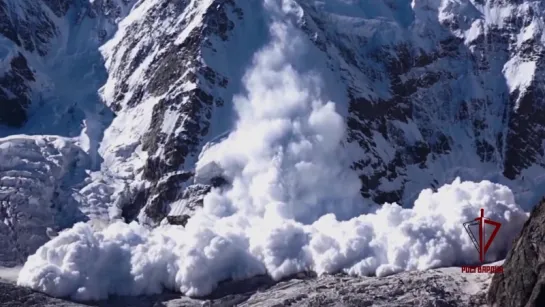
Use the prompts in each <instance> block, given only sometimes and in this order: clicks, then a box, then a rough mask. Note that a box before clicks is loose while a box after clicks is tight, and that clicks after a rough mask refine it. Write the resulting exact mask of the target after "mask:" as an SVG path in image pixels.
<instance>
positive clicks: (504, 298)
mask: <svg viewBox="0 0 545 307" xmlns="http://www.w3.org/2000/svg"><path fill="white" fill-rule="evenodd" d="M544 264H545V199H543V200H542V201H541V202H540V203H539V205H538V206H537V207H536V208H535V209H534V210H533V212H532V214H531V215H530V218H529V219H528V221H527V222H526V223H525V224H524V227H523V229H522V231H521V233H520V235H519V237H518V239H517V240H516V241H515V244H514V245H513V248H512V249H511V251H510V252H509V254H508V255H507V258H506V260H505V262H504V273H503V274H496V275H495V276H494V278H493V279H492V283H491V285H490V290H489V292H488V298H487V300H488V302H489V303H490V304H491V305H492V306H494V307H503V306H509V307H518V306H520V307H540V306H545V266H544Z"/></svg>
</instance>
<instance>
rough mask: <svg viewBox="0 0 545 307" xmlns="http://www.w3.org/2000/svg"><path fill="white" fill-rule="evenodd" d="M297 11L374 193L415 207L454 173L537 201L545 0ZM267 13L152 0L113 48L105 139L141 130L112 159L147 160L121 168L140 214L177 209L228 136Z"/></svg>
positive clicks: (230, 5) (312, 6)
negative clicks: (203, 163)
mask: <svg viewBox="0 0 545 307" xmlns="http://www.w3.org/2000/svg"><path fill="white" fill-rule="evenodd" d="M299 4H300V5H301V7H302V10H303V11H302V14H303V15H302V19H301V23H300V27H301V29H303V31H304V32H305V33H306V34H307V35H308V39H309V40H311V41H312V42H313V43H314V46H315V48H314V49H312V50H311V51H310V53H311V55H310V56H309V58H310V59H311V60H309V62H312V63H311V64H309V65H314V66H315V67H316V68H317V69H318V70H319V71H320V72H321V73H322V74H323V76H324V79H326V80H327V81H326V86H325V88H326V90H325V91H326V92H327V93H328V95H330V96H331V97H332V99H333V100H335V101H336V102H337V104H338V105H340V106H344V112H345V116H346V118H347V121H348V139H347V143H348V146H349V147H350V148H355V150H354V163H353V168H354V169H356V170H357V171H358V173H359V174H360V179H361V181H362V190H361V193H362V195H363V196H364V197H366V198H367V199H369V200H370V201H373V202H376V203H379V204H381V203H384V202H398V203H401V204H405V205H410V204H411V203H412V201H413V200H414V199H415V197H416V195H417V193H418V192H419V191H420V190H421V189H422V188H427V187H430V186H432V187H437V186H440V185H442V184H444V183H445V182H449V181H451V180H453V179H454V178H455V177H456V176H462V177H463V178H464V179H473V180H481V179H483V178H487V179H492V180H494V181H497V182H501V183H505V184H507V185H509V186H510V187H511V188H512V189H513V190H514V191H515V192H516V193H517V197H518V200H519V202H520V203H522V204H527V205H528V206H530V205H531V204H532V203H533V202H534V201H535V199H536V197H539V195H538V196H536V195H535V194H533V193H532V191H534V189H537V188H538V187H540V186H542V185H543V182H542V180H541V179H540V178H541V177H540V176H539V172H540V171H541V170H542V169H543V146H542V142H543V138H544V137H545V135H544V133H543V126H542V123H543V122H544V121H543V118H541V117H542V116H543V115H542V112H540V110H541V109H542V106H541V102H540V101H541V99H540V98H539V97H541V95H542V94H541V92H542V89H541V88H540V84H541V83H542V82H540V80H539V78H540V76H541V74H540V73H539V69H541V66H542V65H541V64H540V63H541V58H542V57H543V52H542V49H543V44H542V38H541V37H542V27H543V22H542V21H541V15H540V13H539V12H541V11H543V8H542V7H541V6H542V4H541V2H539V1H522V2H521V1H515V2H513V1H462V2H453V1H448V0H444V1H439V0H435V1H431V0H415V1H413V2H409V1H397V2H396V1H382V2H380V3H379V4H373V7H372V8H371V5H370V4H369V6H366V4H358V5H356V4H352V6H350V5H349V4H342V3H340V2H335V1H326V2H324V3H322V4H320V3H312V2H306V1H301V2H300V3H299ZM260 12H262V11H261V10H260V7H259V4H257V3H254V2H250V3H246V2H244V3H243V2H237V1H203V2H199V3H197V2H193V1H186V2H180V3H173V2H170V1H148V2H146V1H144V2H143V3H142V4H141V5H140V6H138V8H136V9H135V10H134V11H133V12H131V13H130V14H129V16H128V17H127V18H126V22H123V23H122V26H121V27H120V30H119V31H118V32H117V33H116V35H115V37H114V39H112V40H111V41H109V42H108V43H107V44H106V45H105V46H104V47H103V54H104V55H105V57H106V64H107V67H108V71H109V79H108V81H107V83H106V85H105V87H104V88H103V91H102V93H103V99H104V101H105V102H106V103H107V104H108V105H109V106H110V107H111V108H112V109H114V110H115V112H116V113H117V114H118V118H117V119H116V120H114V121H113V123H112V126H111V127H110V128H109V131H112V132H113V131H114V128H115V130H116V131H126V130H132V131H133V132H132V133H131V134H130V135H128V136H126V137H125V136H124V137H122V138H119V139H118V140H116V141H115V142H112V144H110V145H108V146H109V147H110V148H113V147H115V148H116V149H114V150H113V152H110V153H107V152H104V155H112V154H114V155H115V156H116V157H120V156H122V155H121V154H118V153H116V152H119V151H124V152H125V151H126V148H127V147H130V148H138V149H139V150H141V151H142V154H141V156H140V157H139V158H136V160H139V161H140V163H141V164H140V165H141V168H140V170H138V171H137V170H132V169H133V168H134V166H133V164H134V160H131V159H126V160H123V159H120V158H115V159H116V160H117V162H116V167H120V168H128V169H131V170H132V171H131V172H136V173H138V174H139V175H137V177H138V179H139V180H141V182H142V183H143V184H142V185H141V186H140V188H135V189H134V193H136V195H138V196H139V197H138V200H139V202H138V204H137V207H144V208H145V209H144V212H145V213H146V216H147V217H149V218H151V220H152V221H150V222H152V223H153V222H158V221H159V220H161V219H162V218H163V217H164V216H165V215H167V214H168V213H169V211H170V210H173V209H172V208H177V205H174V206H172V205H173V204H179V203H180V202H179V201H180V198H181V194H182V192H175V191H181V189H180V187H182V186H184V184H185V183H184V182H186V180H188V179H186V177H185V176H179V171H181V170H184V169H185V170H187V169H190V168H191V165H192V163H193V162H194V161H195V157H196V155H197V154H198V153H199V152H200V151H201V148H202V146H203V144H204V143H205V142H207V141H209V140H211V139H213V138H216V137H217V136H218V135H221V133H223V132H225V131H226V130H228V129H229V128H230V127H229V124H228V123H227V121H225V120H224V118H229V116H230V115H229V112H230V109H231V108H232V106H231V105H230V101H231V97H232V95H233V94H234V93H236V92H237V90H238V88H239V86H240V84H239V81H240V79H241V77H242V73H243V71H242V70H241V67H244V66H245V65H247V64H248V62H249V61H250V56H251V54H252V52H253V50H255V49H256V48H258V47H259V46H260V43H261V42H260V37H263V36H266V35H267V33H266V32H264V31H265V30H264V29H262V28H260V25H261V24H262V21H260V16H259V15H260ZM142 16H146V17H145V18H143V17H142ZM159 20H160V21H159ZM234 54H236V56H232V55H234ZM143 76H145V77H143ZM342 108H343V107H341V109H342ZM144 113H145V114H144ZM131 117H132V118H134V117H137V118H139V119H141V120H138V121H135V122H133V123H131V122H130V121H128V120H126V118H131ZM118 125H119V126H121V125H122V126H123V128H121V127H118ZM136 125H137V126H138V127H139V128H137V127H136ZM127 126H129V127H133V126H134V128H129V127H127ZM109 131H107V132H106V133H107V135H108V133H109ZM121 133H122V134H126V132H121ZM114 135H118V134H115V133H114ZM126 138H130V139H131V141H130V142H127V140H126ZM127 143H130V145H127ZM103 148H104V145H103ZM106 160H107V159H106ZM205 183H206V182H205ZM537 194H539V193H537ZM135 197H136V196H134V197H133V198H131V199H134V198H135ZM182 203H183V202H182ZM131 204H133V205H134V202H131ZM174 210H175V211H179V210H181V209H174ZM140 219H141V220H142V219H145V217H144V216H142V215H141V216H140Z"/></svg>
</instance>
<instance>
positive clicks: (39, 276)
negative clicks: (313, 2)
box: [18, 0, 527, 300]
mask: <svg viewBox="0 0 545 307" xmlns="http://www.w3.org/2000/svg"><path fill="white" fill-rule="evenodd" d="M264 2H265V7H266V10H267V16H269V17H270V19H271V20H270V32H271V42H270V44H269V45H268V46H266V47H265V48H264V49H262V50H261V51H259V52H258V53H257V54H256V55H255V57H254V62H253V65H252V66H251V67H250V69H249V70H248V73H247V74H246V77H245V78H244V86H245V89H246V91H245V93H246V94H245V95H239V96H237V97H235V99H234V104H235V109H236V112H237V113H238V116H239V121H238V122H237V124H236V126H235V128H234V130H233V131H232V132H231V133H230V135H229V136H228V137H227V138H225V139H223V140H222V141H220V142H219V143H216V144H214V145H212V146H211V147H209V148H208V149H207V150H206V151H205V152H203V154H202V155H201V157H200V160H199V162H198V164H197V172H198V174H197V177H198V178H206V177H207V176H210V175H211V174H212V173H213V174H216V173H218V172H223V176H225V177H226V178H227V179H228V181H229V182H231V186H230V187H228V188H223V189H214V190H213V191H212V192H211V193H210V194H208V195H207V196H206V197H205V199H204V207H203V209H202V210H200V211H197V212H196V213H195V215H194V216H193V217H192V218H191V219H190V220H189V222H188V224H187V225H186V227H185V228H184V227H181V226H171V225H163V226H159V227H157V228H155V229H148V228H146V227H144V226H141V225H138V224H136V223H131V224H124V223H122V222H115V223H113V224H111V225H108V226H105V227H104V228H103V229H96V227H95V228H93V227H92V226H91V225H89V224H84V223H79V224H76V225H75V226H74V227H73V228H71V229H67V230H65V231H62V232H60V234H59V236H57V237H55V238H53V239H52V240H51V241H49V242H48V243H46V244H45V245H43V246H42V247H41V248H40V249H38V251H37V252H36V253H35V254H34V255H32V256H30V257H29V258H28V261H27V262H26V263H25V265H24V267H23V268H22V270H21V272H20V274H19V278H18V284H19V285H21V286H28V287H31V288H33V289H36V290H39V291H43V292H45V293H48V294H50V295H53V296H71V297H72V298H75V299H80V300H94V299H103V298H106V297H107V296H108V295H111V294H120V295H139V294H152V293H158V292H161V291H163V290H164V288H167V289H170V290H175V291H179V292H181V293H184V294H186V295H190V296H201V295H206V294H209V293H210V292H211V291H213V289H214V288H215V287H216V286H217V284H218V282H220V281H222V280H226V279H230V278H232V279H243V278H248V277H250V276H254V275H258V274H264V273H267V274H269V275H271V276H272V277H273V278H274V279H276V280H278V279H281V278H283V277H287V276H290V275H292V274H294V273H297V272H301V271H306V270H313V271H315V272H317V273H318V274H324V273H333V272H338V271H344V272H346V273H349V274H353V275H378V276H385V275H389V274H393V273H396V272H400V271H404V270H425V269H429V268H434V267H443V266H452V265H457V264H463V263H467V264H473V263H476V261H477V258H478V254H477V252H476V251H475V249H474V246H473V244H472V243H471V240H470V238H469V236H468V235H467V233H466V232H465V230H464V228H463V226H462V224H463V223H464V222H467V221H470V220H473V219H474V218H475V217H477V215H478V214H479V210H480V209H481V208H483V209H484V210H485V214H486V216H487V217H488V218H490V219H493V220H495V221H498V222H500V223H502V228H501V230H500V234H499V235H498V236H497V239H496V240H495V241H494V244H493V245H492V246H491V248H490V250H489V252H488V254H487V260H488V261H494V260H498V259H499V258H500V257H502V256H504V252H505V249H506V248H507V247H509V246H510V244H511V242H512V240H513V239H514V237H515V236H516V234H517V233H518V230H519V229H520V228H521V226H522V224H523V222H524V221H525V220H526V218H527V213H525V212H524V211H523V210H522V209H521V208H520V207H519V206H518V205H517V204H516V203H515V200H514V196H513V194H512V193H511V191H510V190H509V188H507V187H506V186H503V185H500V184H494V183H491V182H489V181H482V182H480V183H476V182H468V181H464V182H462V181H461V180H459V179H457V180H455V181H453V182H452V183H451V184H446V185H444V186H443V187H441V188H439V189H438V190H437V192H433V191H432V190H430V189H427V190H424V191H422V192H421V193H420V195H419V196H418V199H417V200H416V201H415V203H414V207H413V208H408V209H404V208H401V207H400V206H397V205H396V204H384V205H383V206H381V207H372V206H366V205H365V203H364V200H363V199H362V197H361V195H360V193H359V188H360V182H359V180H358V177H357V174H356V173H353V172H352V171H351V170H350V168H349V167H348V163H349V162H350V161H349V159H348V158H346V157H345V156H344V150H343V148H342V147H341V146H340V144H341V142H342V140H343V139H344V138H345V135H344V131H345V126H344V121H343V119H342V117H341V116H340V115H339V114H338V113H337V112H336V109H335V104H334V103H333V102H330V101H329V100H328V99H326V98H325V97H324V93H321V92H320V88H321V84H322V82H323V81H321V79H320V78H319V77H318V75H317V74H316V73H314V72H313V71H308V70H301V69H297V68H295V67H294V66H293V65H292V63H293V62H296V61H297V60H298V59H299V58H300V57H305V56H306V54H307V53H306V52H305V51H306V50H305V49H306V47H307V46H306V43H305V40H304V38H303V37H302V36H299V35H298V34H297V33H299V32H298V30H297V27H296V24H297V23H298V22H299V21H300V17H301V15H300V12H301V11H300V9H299V8H298V5H297V3H296V2H295V1H293V0H284V1H273V0H265V1H264ZM214 163H215V164H214Z"/></svg>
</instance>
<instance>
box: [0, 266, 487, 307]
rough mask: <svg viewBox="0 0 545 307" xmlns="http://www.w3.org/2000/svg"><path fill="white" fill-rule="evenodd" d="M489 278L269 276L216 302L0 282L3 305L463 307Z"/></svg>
mask: <svg viewBox="0 0 545 307" xmlns="http://www.w3.org/2000/svg"><path fill="white" fill-rule="evenodd" d="M490 279H491V275H489V274H462V273H461V269H460V268H443V269H437V270H429V271H422V272H417V271H415V272H404V273H400V274H397V275H393V276H390V277H385V278H376V277H366V278H356V277H348V276H344V275H334V276H322V277H309V276H298V277H297V278H293V279H290V280H287V281H283V282H280V283H276V284H275V283H274V282H272V281H271V280H269V279H268V278H266V277H257V278H253V279H251V280H248V281H244V282H237V283H226V284H224V285H222V286H220V288H219V289H218V290H217V291H216V292H215V293H214V294H213V295H212V296H210V297H207V298H205V299H201V300H197V299H191V298H187V297H180V295H179V294H175V293H164V294H161V295H157V296H146V297H117V298H112V299H110V300H108V301H102V302H91V303H90V302H85V303H77V302H71V301H68V300H61V299H57V298H52V297H49V296H47V295H45V294H42V293H38V292H34V291H32V290H29V289H26V288H21V287H17V286H15V285H13V284H10V283H0V306H3V307H21V306H36V307H38V306H40V307H50V306H55V307H56V306H64V307H76V306H77V307H82V306H108V307H109V306H123V307H126V306H131V307H182V306H183V307H194V306H195V307H197V306H199V307H203V306H209V307H212V306H214V307H219V306H222V307H223V306H225V307H227V306H256V307H257V306H259V307H273V306H274V307H281V306H293V307H296V306H297V307H299V306H301V307H311V306H331V307H333V306H335V307H348V306H350V307H366V306H384V307H396V306H399V307H401V306H403V307H409V306H411V307H413V306H417V307H432V306H440V307H458V306H460V307H461V306H486V305H485V296H486V290H487V289H488V285H489V282H490Z"/></svg>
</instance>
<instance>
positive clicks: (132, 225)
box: [0, 0, 545, 300]
mask: <svg viewBox="0 0 545 307" xmlns="http://www.w3.org/2000/svg"><path fill="white" fill-rule="evenodd" d="M6 3H8V4H9V5H8V6H7V7H6V6H2V7H0V9H1V10H2V11H1V12H6V11H7V12H9V13H10V14H13V15H17V12H18V11H17V10H16V9H14V7H21V8H22V10H26V12H28V10H30V9H29V8H26V7H25V6H28V7H30V8H32V10H36V11H38V12H43V14H42V13H39V14H37V16H41V17H39V18H38V17H37V18H36V20H38V21H40V22H45V24H50V25H51V24H52V25H53V26H52V27H51V29H53V30H51V31H50V32H48V33H53V34H51V37H49V38H48V39H47V40H45V42H42V41H40V40H38V38H34V39H31V40H30V41H32V42H34V44H35V45H36V47H35V48H34V49H33V50H29V48H27V47H25V46H18V45H17V44H15V43H14V42H13V41H12V40H10V39H9V36H8V35H7V34H5V33H3V36H6V37H8V39H6V38H4V37H3V36H2V35H0V55H2V59H3V61H2V62H1V63H2V66H1V69H0V78H2V76H17V75H21V71H22V70H17V69H15V68H17V67H18V66H17V67H15V68H14V66H13V65H14V64H13V63H14V61H13V59H17V56H18V55H19V54H21V55H22V56H24V58H25V59H26V63H27V65H28V67H29V71H32V73H33V75H32V78H28V79H27V80H23V81H21V82H22V83H23V84H25V85H26V88H25V89H23V90H21V91H20V92H14V91H13V90H10V89H8V88H6V87H7V86H8V85H9V84H11V83H9V84H8V83H6V84H8V85H6V87H1V88H0V89H5V91H4V90H3V92H1V93H7V94H9V97H11V98H10V99H12V98H13V97H16V98H19V97H23V98H21V99H24V97H26V99H28V101H31V102H32V103H31V104H30V105H29V106H28V108H27V109H26V111H27V113H26V116H27V117H28V119H27V120H26V121H25V122H24V124H22V125H21V126H20V127H4V126H1V127H0V136H2V138H0V155H2V160H0V171H1V173H0V174H1V177H0V178H1V181H0V182H1V183H2V186H0V187H1V188H2V191H3V192H2V195H3V196H4V197H7V198H6V199H7V200H8V201H5V202H4V203H2V208H5V209H3V210H2V211H0V218H2V219H3V220H4V224H5V225H6V227H4V226H3V225H2V226H1V227H2V228H0V235H3V237H0V244H4V246H6V249H5V250H8V251H9V253H4V254H0V264H2V265H8V266H13V265H17V264H20V263H21V262H24V261H25V258H26V256H28V255H30V256H29V257H28V260H27V261H26V262H25V263H24V266H23V268H22V270H21V272H20V274H19V278H18V284H19V285H21V286H27V287H30V288H32V289H36V290H39V291H42V292H45V293H48V294H50V295H53V296H69V297H72V298H74V299H78V300H98V299H105V298H107V297H108V296H109V295H114V294H116V295H140V294H153V293H159V292H162V291H164V290H165V289H168V290H174V291H179V292H181V293H183V294H186V295H189V296H203V295H207V294H209V293H211V292H212V291H213V290H214V289H215V287H216V286H217V285H218V283H219V282H221V281H224V280H228V279H235V280H237V279H244V278H249V277H252V276H256V275H261V274H268V275H270V276H271V277H273V278H274V279H275V280H280V279H282V278H285V277H289V276H291V275H293V274H296V273H298V272H303V271H314V272H317V273H319V274H328V273H335V272H339V271H342V272H345V273H347V274H352V275H356V276H366V275H377V276H386V275H389V274H393V273H398V272H401V271H406V270H425V269H429V268H436V267H444V266H453V265H460V264H471V263H475V262H476V261H477V255H476V253H475V251H474V248H473V246H472V243H471V241H470V239H469V237H468V236H467V234H466V233H465V232H464V229H463V227H462V223H463V222H466V221H468V220H471V219H473V218H474V217H475V216H476V215H477V214H478V210H479V209H480V208H484V209H485V211H486V212H487V213H486V214H487V216H488V217H490V218H492V219H494V220H497V221H499V222H502V223H503V225H505V227H503V228H502V232H503V233H502V236H501V237H499V238H498V240H497V242H496V243H495V244H494V245H493V246H492V248H491V250H490V252H489V254H488V257H489V258H487V260H488V261H494V260H498V259H501V257H503V256H504V255H505V252H506V250H507V249H508V248H509V247H510V244H511V242H512V239H513V238H514V237H515V236H516V234H517V232H518V230H519V229H520V227H521V226H522V224H523V223H524V221H525V219H526V217H527V213H525V211H524V210H528V209H530V208H531V205H532V204H533V203H534V202H535V201H536V200H537V199H538V198H539V197H541V196H542V195H540V194H539V191H540V190H541V189H542V187H543V186H544V184H545V183H544V181H543V176H542V175H540V174H541V173H542V171H543V148H542V147H543V145H542V140H543V138H544V137H543V135H542V129H541V128H542V127H541V126H540V125H538V124H536V123H539V122H540V117H539V116H540V115H539V114H540V111H539V110H538V111H537V112H528V109H530V110H531V109H532V108H538V107H539V105H537V103H536V106H534V105H532V103H533V102H532V101H533V100H532V98H531V97H539V93H540V87H539V86H538V85H537V84H538V83H539V78H540V74H539V69H540V65H539V62H538V60H537V59H536V58H535V57H538V56H539V54H540V53H539V52H540V51H539V50H540V49H539V48H538V47H535V48H534V50H537V51H527V50H528V48H527V44H530V43H533V44H534V45H533V46H542V45H543V44H542V43H541V37H540V35H541V33H542V26H543V24H542V21H540V19H539V16H537V15H536V14H537V13H536V12H539V9H540V8H541V4H540V3H539V2H536V1H525V2H524V3H523V4H520V5H519V4H513V3H511V2H509V1H479V0H463V1H462V0H460V1H454V0H414V1H393V0H384V1H380V2H379V4H377V3H378V2H376V1H340V0H324V1H296V0H282V1H280V0H279V1H273V0H263V1H234V0H233V1H217V0H216V1H214V0H206V1H194V0H187V1H167V0H140V1H110V0H103V1H99V0H96V1H89V2H85V1H83V2H82V1H80V2H78V3H76V4H71V3H70V2H69V1H60V2H58V3H62V4H66V7H61V8H60V9H59V10H57V11H55V10H53V9H52V8H51V5H52V4H51V3H52V2H50V1H43V2H42V1H40V2H36V3H38V4H36V3H34V2H28V1H22V2H17V1H7V2H6ZM32 3H34V4H32ZM59 5H60V4H59ZM44 14H45V15H44ZM0 16H1V15H0ZM31 16H32V15H31ZM43 16H45V17H43ZM461 16H462V17H461ZM513 16H515V17H520V18H519V19H516V18H515V17H513ZM521 16H526V17H521ZM528 16H530V17H528ZM13 18H21V20H22V18H23V17H21V16H15V17H13ZM41 18H44V19H41ZM510 19H516V20H515V21H513V22H511V21H509V20H510ZM36 20H35V21H36ZM44 20H45V21H44ZM47 20H49V21H47ZM35 21H32V22H35ZM15 24H17V22H15ZM38 25H40V23H38ZM498 29H500V30H498ZM494 31H496V32H494ZM502 31H504V32H502ZM498 33H499V34H498ZM502 35H505V36H508V37H509V38H510V39H511V40H512V41H509V42H508V43H509V44H510V45H509V46H504V45H506V44H508V43H506V42H505V41H504V40H505V38H504V37H503V36H502ZM42 43H43V44H42ZM530 49H532V48H530ZM532 52H535V53H536V54H534V53H532ZM528 53H529V54H528ZM16 63H18V62H16ZM25 71H26V70H25ZM10 78H11V77H10ZM4 79H5V78H4ZM4 79H0V86H4V85H2V84H3V83H2V82H1V81H2V80H4ZM8 80H11V79H9V78H8ZM9 86H10V88H11V85H9ZM17 89H20V88H17ZM7 94H6V96H8V95H7ZM532 95H533V96H532ZM1 97H2V96H0V98H1ZM528 97H530V98H528ZM534 100H536V101H537V100H539V99H538V98H534ZM2 101H3V100H2ZM9 101H13V100H9ZM529 101H530V102H529ZM0 107H2V105H0ZM528 114H529V115H528ZM525 123H532V124H534V125H533V126H530V127H527V126H525V125H524V124H525ZM532 133H534V134H532ZM523 149H524V153H519V152H518V150H523ZM2 150H4V151H2ZM26 155H29V156H30V157H31V158H32V159H30V158H26V159H25V158H23V159H17V157H18V156H20V157H26ZM29 159H30V160H29ZM10 161H12V162H10ZM13 161H16V162H17V163H14V162H13ZM38 165H39V166H40V167H42V166H45V169H47V171H46V172H43V173H45V178H46V179H43V180H42V179H38V180H36V179H32V178H42V177H40V176H41V175H42V171H41V168H40V167H38ZM35 166H36V167H35ZM33 167H35V170H33V169H32V168H33ZM220 179H221V180H220ZM218 180H219V181H221V183H220V184H217V182H218ZM21 182H22V183H21ZM215 182H216V183H215ZM35 186H36V187H38V189H37V190H36V188H35ZM21 188H22V191H21ZM194 191H197V192H198V193H197V194H198V195H197V196H198V197H195V195H193V194H192V193H194ZM203 191H206V192H203ZM59 195H60V196H59ZM188 195H189V196H188ZM31 196H33V197H35V199H33V198H31ZM25 197H26V198H27V199H28V200H29V201H25ZM197 198H198V199H197ZM196 199H197V200H196ZM30 200H32V201H30ZM193 203H195V204H196V205H194V204H193ZM398 204H399V205H401V206H399V205H398ZM55 210H56V211H55ZM31 212H32V213H33V214H34V215H36V214H38V219H36V218H34V217H33V218H32V221H30V218H27V217H26V214H29V213H31ZM34 212H35V213H34ZM181 213H184V214H188V215H190V218H189V221H188V223H187V224H186V225H185V227H182V226H175V225H168V222H167V219H166V217H168V216H173V215H179V214H181ZM86 221H87V222H86ZM0 225H1V224H0ZM48 227H51V228H54V229H58V230H61V229H65V230H63V231H60V233H59V235H58V236H57V237H55V238H53V239H52V240H50V241H48V238H47V236H46V232H45V229H46V228H48ZM2 229H3V230H2ZM27 236H29V237H31V240H27ZM46 241H48V242H47V243H46ZM21 244H22V246H20V245H21ZM40 246H41V247H40Z"/></svg>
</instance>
